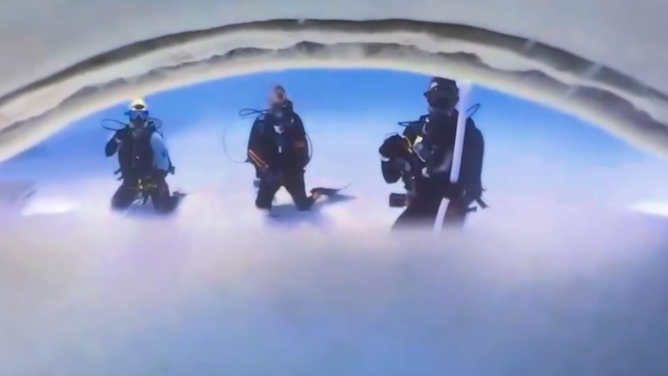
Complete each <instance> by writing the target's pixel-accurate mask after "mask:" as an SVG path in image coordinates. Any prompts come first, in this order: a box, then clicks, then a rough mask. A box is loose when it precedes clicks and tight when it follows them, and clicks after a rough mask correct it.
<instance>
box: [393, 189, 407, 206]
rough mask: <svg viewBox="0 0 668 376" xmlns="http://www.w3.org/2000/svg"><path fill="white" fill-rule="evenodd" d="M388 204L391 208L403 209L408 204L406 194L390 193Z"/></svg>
mask: <svg viewBox="0 0 668 376" xmlns="http://www.w3.org/2000/svg"><path fill="white" fill-rule="evenodd" d="M389 203H390V207H391V208H405V207H406V204H407V203H408V195H407V194H406V193H390V197H389Z"/></svg>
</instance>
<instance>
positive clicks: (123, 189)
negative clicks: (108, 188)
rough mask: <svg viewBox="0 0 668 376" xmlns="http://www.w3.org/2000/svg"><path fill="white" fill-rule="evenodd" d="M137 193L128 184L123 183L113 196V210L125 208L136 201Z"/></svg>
mask: <svg viewBox="0 0 668 376" xmlns="http://www.w3.org/2000/svg"><path fill="white" fill-rule="evenodd" d="M135 198H136V193H135V191H134V190H133V189H132V188H130V186H128V185H127V184H125V183H123V184H121V186H120V187H118V189H117V190H116V193H114V195H113V196H112V197H111V208H112V209H113V210H124V209H127V208H129V207H130V205H132V203H133V202H134V201H135Z"/></svg>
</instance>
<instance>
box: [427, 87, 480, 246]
mask: <svg viewBox="0 0 668 376" xmlns="http://www.w3.org/2000/svg"><path fill="white" fill-rule="evenodd" d="M457 87H458V88H459V102H458V103H457V111H458V112H459V114H458V116H457V130H456V133H455V147H454V149H453V151H452V166H451V168H450V182H451V183H453V184H456V183H457V182H459V171H460V170H461V167H462V154H463V152H464V136H465V135H466V120H467V119H468V113H467V110H468V106H469V95H470V94H471V89H472V88H473V84H472V83H471V82H468V81H457ZM447 207H448V202H447V201H446V200H445V199H444V200H442V201H441V205H440V206H439V208H438V214H437V215H436V221H434V235H437V234H439V233H440V232H441V230H442V228H443V220H444V219H445V211H446V209H447Z"/></svg>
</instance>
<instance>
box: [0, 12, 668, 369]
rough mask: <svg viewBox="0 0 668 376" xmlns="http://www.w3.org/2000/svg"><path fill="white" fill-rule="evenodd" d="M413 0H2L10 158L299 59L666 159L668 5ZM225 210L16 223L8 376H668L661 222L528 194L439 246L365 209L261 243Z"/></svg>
mask: <svg viewBox="0 0 668 376" xmlns="http://www.w3.org/2000/svg"><path fill="white" fill-rule="evenodd" d="M406 4H407V3H406V2H403V1H398V0H397V1H382V2H380V1H371V0H368V1H354V2H353V1H337V2H331V3H328V4H327V5H326V6H325V5H323V4H316V3H314V2H306V1H299V0H293V1H291V2H287V3H283V4H281V6H276V3H275V2H269V1H245V2H236V1H209V0H201V1H196V2H178V1H171V0H170V1H162V2H160V4H159V6H157V7H154V5H155V4H154V2H151V1H149V0H139V1H134V2H133V4H132V6H131V7H128V6H126V5H123V4H119V3H118V2H117V1H112V0H106V1H96V2H76V1H72V0H54V1H51V2H48V3H42V2H40V3H39V4H36V2H35V1H21V2H19V1H7V2H4V3H2V5H0V47H2V50H3V59H2V62H1V63H0V77H2V80H1V81H0V93H2V97H1V98H0V128H2V131H0V158H2V159H6V158H9V157H11V156H12V155H15V154H16V153H18V152H20V151H22V150H24V149H25V148H27V147H29V146H30V145H33V144H34V143H35V142H38V141H39V140H42V139H44V138H45V137H47V136H48V135H50V134H51V133H52V132H54V131H55V130H57V129H58V128H60V127H62V126H63V125H64V124H67V123H69V122H70V121H71V120H73V119H75V118H78V117H81V116H83V115H85V114H88V113H90V112H92V111H94V110H96V109H98V108H100V107H104V106H107V105H110V104H113V103H116V102H118V101H121V100H126V99H127V98H128V97H132V96H135V95H137V94H145V93H147V92H152V91H156V90H161V89H165V88H168V87H173V86H178V85H183V84H187V83H190V82H193V81H198V80H205V79H209V78H213V77H221V76H225V75H231V74H241V73H245V72H250V71H257V70H262V69H282V68H286V67H290V66H294V67H300V66H301V67H306V66H327V67H334V68H336V67H341V66H345V67H360V66H376V67H387V68H397V69H405V70H412V71H420V72H424V73H428V74H433V73H442V74H445V75H450V76H454V77H457V78H467V79H473V80H475V81H477V82H480V83H482V84H486V85H492V86H499V87H502V88H504V89H505V90H507V91H510V92H514V93H517V94H521V95H524V96H530V97H532V98H533V99H536V100H541V101H545V102H550V103H552V104H554V105H556V106H558V107H561V108H564V109H567V110H570V111H573V112H576V113H577V114H579V115H580V116H582V117H584V118H587V119H589V120H593V122H594V123H597V124H600V125H601V126H605V127H607V128H608V129H610V130H611V131H612V132H615V133H616V134H618V135H621V136H624V137H628V138H629V139H630V140H631V141H633V142H636V143H638V144H639V145H642V146H644V147H647V148H649V149H651V150H654V151H657V152H663V151H664V150H665V146H666V143H667V141H666V140H667V139H666V134H667V132H666V128H665V127H664V125H663V124H665V122H666V117H667V115H666V113H665V108H666V107H665V105H666V101H667V100H666V96H665V95H664V94H663V93H665V92H666V91H668V79H667V78H666V75H664V74H663V73H664V71H665V67H666V66H668V55H666V54H667V53H666V50H665V48H662V45H663V43H662V41H663V35H665V32H662V31H665V28H666V26H665V25H666V23H665V14H668V12H666V11H667V10H668V9H666V8H667V7H668V3H664V2H654V1H649V0H647V1H643V2H641V4H639V3H638V2H633V3H630V2H626V1H621V0H619V1H613V0H611V1H608V2H595V1H585V0H579V1H575V0H573V1H561V2H548V1H531V2H529V1H520V0H512V1H505V2H489V3H482V2H476V3H475V4H474V3H473V2H467V1H463V0H462V1H450V2H448V4H447V7H448V8H447V10H444V9H443V7H444V5H443V2H442V1H429V0H418V1H412V2H410V4H411V6H412V7H411V8H409V9H407V8H406V6H405V5H406ZM481 9H484V11H482V10H481ZM260 10H263V11H260ZM564 10H568V11H567V12H565V11H564ZM351 12H354V13H351ZM399 18H401V19H409V20H414V21H398V20H389V19H399ZM322 19H338V20H340V21H336V22H324V21H317V20H322ZM365 19H375V20H380V21H377V22H351V21H355V20H357V21H359V20H365ZM271 20H278V21H271ZM304 20H306V22H303V21H304ZM346 20H348V21H346ZM382 20H385V21H382ZM263 21H266V22H263ZM421 21H430V22H434V23H424V22H421ZM121 24H122V26H121ZM232 24H234V26H229V25H232ZM446 24H449V25H446ZM453 24H466V25H472V27H470V28H468V27H460V26H456V25H453ZM225 25H228V26H225ZM215 27H221V28H219V29H215V30H211V31H208V32H202V33H192V34H183V33H184V32H187V31H191V30H202V29H209V28H215ZM481 28H484V29H489V30H487V31H486V30H483V29H481ZM172 33H176V35H174V36H172V37H169V38H166V39H158V40H155V41H153V42H150V43H146V44H140V43H138V42H140V41H142V40H148V39H152V38H159V37H161V36H164V35H166V34H172ZM515 37H516V38H515ZM304 41H306V42H309V43H301V44H300V42H304ZM640 41H642V42H640ZM340 42H345V43H344V44H337V43H340ZM123 46H128V47H127V48H125V49H121V50H116V51H113V50H114V49H115V48H120V47H123ZM249 47H250V48H249ZM559 48H561V49H563V50H564V51H561V50H559ZM109 51H112V52H109ZM565 51H568V52H570V53H572V54H569V53H567V52H565ZM436 52H444V53H443V54H440V55H438V54H433V53H436ZM462 52H464V53H465V54H462ZM104 54H106V55H104ZM96 55H103V56H100V57H99V58H97V59H94V60H92V61H88V62H84V63H81V64H80V65H78V66H76V64H77V63H80V62H83V61H85V60H86V59H89V58H91V57H94V56H96ZM70 67H72V68H71V69H70V70H66V71H63V70H65V69H67V68H70ZM58 72H60V73H58ZM119 77H120V78H119ZM220 197H221V196H220V195H215V194H210V195H207V194H206V193H202V194H201V195H195V196H193V200H191V201H192V203H191V202H190V201H189V205H190V206H188V207H186V208H185V210H186V214H187V213H190V214H189V215H182V216H179V217H178V220H174V221H142V222H139V221H132V220H122V221H121V220H112V219H110V218H109V217H106V216H101V215H98V214H96V213H98V211H95V210H93V211H91V212H89V213H83V212H80V213H79V214H77V215H69V216H68V215H65V216H59V217H58V220H53V219H54V217H34V218H31V219H25V220H23V221H6V220H5V221H3V222H2V226H0V239H2V245H3V247H2V248H3V250H2V252H1V253H0V307H2V309H0V374H2V375H12V376H13V375H68V376H75V375H154V374H155V375H157V374H160V375H186V374H187V375H192V374H198V375H220V374H228V375H267V374H273V375H314V374H317V375H321V374H326V375H330V374H346V375H369V376H375V375H407V374H411V375H415V374H420V375H443V374H456V375H610V376H612V375H665V374H667V370H668V360H666V358H665V357H664V356H663V355H664V354H665V353H666V350H667V347H668V344H667V343H666V342H667V340H666V338H668V322H667V321H666V319H665V312H666V309H667V308H668V301H667V299H668V298H667V296H668V294H665V286H667V285H668V281H667V280H666V277H665V273H664V271H665V269H666V266H667V265H668V260H666V257H665V255H663V254H662V251H663V250H665V249H666V245H667V244H666V239H665V229H666V225H665V223H664V222H663V221H661V220H656V219H650V218H644V217H643V218H638V217H633V218H631V217H628V216H626V215H624V216H622V215H617V214H611V213H601V212H598V211H592V212H588V211H585V210H583V209H582V208H578V210H573V211H569V210H567V209H564V208H562V209H558V208H556V207H554V208H549V207H544V206H540V205H538V204H539V202H535V203H531V202H529V203H528V205H526V206H525V207H526V208H528V209H522V210H525V211H522V210H519V211H517V212H512V211H504V212H503V213H499V214H495V216H494V217H493V216H492V215H490V216H487V217H486V218H490V219H489V220H488V222H487V225H485V224H484V223H481V224H480V225H478V226H477V227H475V228H472V229H471V230H470V231H467V232H466V233H464V234H463V235H454V234H444V237H445V239H442V240H440V241H439V240H434V239H431V238H425V239H416V238H415V237H410V238H399V237H388V235H387V232H386V229H387V226H386V225H387V223H379V224H377V225H376V224H374V225H370V223H372V222H367V223H360V222H354V221H352V219H354V216H349V217H346V218H347V219H346V221H339V222H337V223H347V224H348V225H346V226H345V228H337V227H336V226H334V228H329V229H328V230H327V231H323V230H322V229H315V230H314V229H309V228H303V229H294V228H289V229H286V228H280V227H279V228H274V229H273V230H272V229H266V228H265V229H264V231H262V232H254V231H253V228H255V227H257V228H256V229H259V228H262V227H263V226H249V228H243V229H240V228H239V227H235V226H232V225H229V226H221V224H220V221H221V220H222V219H221V218H236V217H230V215H229V214H230V213H229V210H228V211H226V210H225V209H224V208H225V207H226V205H227V208H228V209H229V208H230V207H231V203H232V202H233V201H225V202H222V203H219V204H220V205H212V204H211V203H210V200H216V199H220ZM230 200H232V198H230ZM348 205H349V206H348V208H351V206H350V205H357V206H356V207H355V208H356V210H358V212H362V211H365V210H366V211H367V212H373V211H372V210H371V209H373V208H375V207H373V208H369V207H367V206H364V205H366V204H365V203H364V202H357V201H355V202H354V203H349V204H348ZM203 207H216V208H219V209H216V210H209V211H208V212H207V213H208V214H207V216H208V217H207V216H202V215H201V214H200V213H201V211H200V210H198V209H201V208H203ZM189 210H190V212H189ZM527 210H528V212H527ZM236 212H238V211H235V213H236ZM347 212H348V213H350V211H347ZM332 213H334V214H335V210H334V209H332ZM334 214H332V215H334ZM529 214H530V215H529ZM238 215H240V216H244V215H245V214H238ZM383 217H386V216H383ZM235 220H238V221H239V222H244V221H245V222H244V223H258V224H260V223H261V222H248V221H250V219H247V218H242V219H232V220H231V221H235ZM246 220H248V221H246ZM26 221H27V222H26ZM225 221H230V220H229V219H226V220H225ZM140 223H141V224H140ZM492 223H493V225H491V224H492ZM363 225H365V226H363ZM446 240H447V241H446Z"/></svg>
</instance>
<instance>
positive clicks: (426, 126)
mask: <svg viewBox="0 0 668 376" xmlns="http://www.w3.org/2000/svg"><path fill="white" fill-rule="evenodd" d="M457 115H458V114H457V111H453V112H452V113H450V114H449V115H446V114H442V115H430V116H423V117H422V118H421V119H420V120H419V121H417V122H415V123H412V124H411V125H409V126H407V127H406V128H405V129H404V132H403V140H401V141H402V142H404V143H405V145H406V146H408V147H411V146H412V147H413V149H419V148H420V147H422V148H424V150H425V152H424V154H423V155H424V156H426V158H425V160H424V161H423V160H422V159H419V158H417V156H416V154H415V153H410V152H408V151H406V152H405V154H403V155H401V152H391V153H390V154H394V155H390V156H387V157H388V158H389V160H384V161H382V162H381V168H382V172H383V177H384V179H385V181H386V182H387V183H388V184H392V183H396V182H397V181H399V180H400V179H402V177H405V176H407V177H408V178H409V181H410V184H411V185H412V187H411V188H412V190H413V192H412V194H409V197H410V199H409V200H408V202H407V207H406V209H405V210H404V212H403V213H402V214H401V215H400V216H399V218H397V220H396V222H395V224H394V227H393V228H394V229H396V228H405V227H432V226H433V225H434V221H435V220H436V217H437V215H438V209H439V207H440V205H441V201H442V200H443V198H447V199H449V204H448V209H447V211H446V215H445V223H451V224H457V225H461V224H462V223H463V222H464V220H465V218H466V215H467V213H468V209H469V205H470V204H471V203H472V202H473V201H475V200H477V199H479V198H480V196H481V195H482V191H483V189H482V182H481V175H482V165H483V157H484V149H485V145H484V138H483V135H482V133H481V132H480V130H479V129H478V128H477V127H476V126H475V123H474V121H473V120H472V119H470V118H469V119H467V122H466V131H465V137H464V150H463V155H462V164H461V168H460V175H459V182H458V184H452V183H450V168H451V165H452V153H453V149H454V144H455V135H456V129H457ZM395 138H396V139H397V140H399V138H398V137H395ZM388 140H390V139H389V138H388ZM388 140H386V142H385V143H384V144H383V146H381V154H387V151H386V150H384V149H387V148H388V144H389V143H390V141H388ZM417 144H421V146H416V145H417ZM406 165H409V166H410V172H407V171H406V169H405V166H406ZM422 170H426V172H427V176H424V174H423V173H422Z"/></svg>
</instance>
